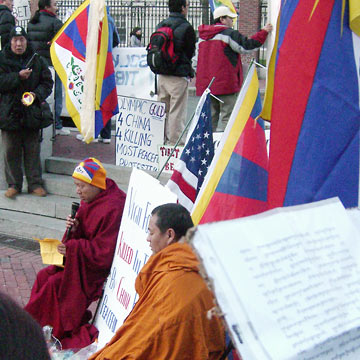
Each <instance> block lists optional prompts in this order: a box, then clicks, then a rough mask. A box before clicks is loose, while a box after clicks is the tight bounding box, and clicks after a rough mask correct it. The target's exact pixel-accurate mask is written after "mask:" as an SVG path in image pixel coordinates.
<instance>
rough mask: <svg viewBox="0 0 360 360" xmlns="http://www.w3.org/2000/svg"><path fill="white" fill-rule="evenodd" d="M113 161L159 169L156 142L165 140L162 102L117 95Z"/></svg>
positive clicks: (159, 142) (145, 168) (146, 168)
mask: <svg viewBox="0 0 360 360" xmlns="http://www.w3.org/2000/svg"><path fill="white" fill-rule="evenodd" d="M118 100H119V114H118V115H117V120H116V165H119V166H128V167H135V168H137V169H141V170H150V171H158V166H159V165H158V161H159V156H158V145H159V144H162V143H163V140H164V122H165V116H166V114H165V104H164V103H161V102H157V101H152V100H146V99H137V98H132V97H127V96H118Z"/></svg>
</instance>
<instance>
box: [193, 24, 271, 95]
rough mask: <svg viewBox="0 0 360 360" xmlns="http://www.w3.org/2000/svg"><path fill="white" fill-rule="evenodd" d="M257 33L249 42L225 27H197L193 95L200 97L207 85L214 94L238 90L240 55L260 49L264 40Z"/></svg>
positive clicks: (262, 31) (217, 25) (240, 68)
mask: <svg viewBox="0 0 360 360" xmlns="http://www.w3.org/2000/svg"><path fill="white" fill-rule="evenodd" d="M267 35H268V33H267V31H265V30H260V31H259V32H257V33H256V34H255V35H253V36H252V37H251V38H250V39H249V38H247V37H245V36H243V35H241V34H240V33H239V32H238V31H237V30H233V29H231V28H229V27H227V26H225V25H221V24H218V23H217V24H215V25H200V26H199V41H198V43H197V51H198V58H197V70H196V95H197V96H201V95H202V93H203V92H204V90H205V89H206V88H207V86H208V85H209V83H210V81H211V79H212V78H213V77H214V76H215V81H214V82H213V84H212V85H211V92H212V93H213V94H214V95H226V94H233V93H236V92H238V91H240V88H241V85H242V82H243V73H242V64H241V57H240V53H245V52H248V51H249V50H253V49H256V48H258V47H260V46H261V45H262V44H263V43H264V42H265V40H266V38H267Z"/></svg>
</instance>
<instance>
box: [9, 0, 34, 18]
mask: <svg viewBox="0 0 360 360" xmlns="http://www.w3.org/2000/svg"><path fill="white" fill-rule="evenodd" d="M13 15H14V16H15V18H16V20H17V21H25V20H30V17H31V12H30V4H29V1H28V0H14V6H13Z"/></svg>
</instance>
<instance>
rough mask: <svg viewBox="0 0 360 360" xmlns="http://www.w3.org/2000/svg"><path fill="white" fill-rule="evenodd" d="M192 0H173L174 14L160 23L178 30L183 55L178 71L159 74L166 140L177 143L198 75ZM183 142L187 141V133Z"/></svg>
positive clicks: (176, 48) (176, 37)
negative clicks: (194, 59) (189, 17)
mask: <svg viewBox="0 0 360 360" xmlns="http://www.w3.org/2000/svg"><path fill="white" fill-rule="evenodd" d="M188 9H189V0H169V10H170V16H169V17H168V18H167V19H165V20H163V21H161V22H160V24H158V25H157V29H158V28H160V27H163V26H166V27H170V28H171V29H172V30H173V34H174V51H175V53H176V54H177V55H178V56H179V60H178V62H177V66H176V69H175V70H174V71H164V72H162V73H161V75H159V83H158V101H162V102H164V103H165V104H166V122H165V143H166V144H169V145H175V143H176V141H177V140H178V138H179V136H180V135H181V133H182V131H183V130H184V128H185V121H186V109H187V99H188V94H187V91H188V85H189V80H190V78H192V77H194V71H193V69H192V67H191V58H192V57H193V55H194V53H195V43H196V35H195V31H194V28H193V27H192V26H191V25H190V23H189V22H188V21H187V20H186V15H187V13H188ZM180 144H184V137H183V138H182V139H181V141H180Z"/></svg>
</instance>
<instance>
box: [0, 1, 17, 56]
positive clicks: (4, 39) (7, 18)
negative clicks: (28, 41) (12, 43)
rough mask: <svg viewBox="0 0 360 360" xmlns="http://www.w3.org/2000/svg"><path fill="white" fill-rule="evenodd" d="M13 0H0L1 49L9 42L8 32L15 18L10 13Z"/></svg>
mask: <svg viewBox="0 0 360 360" xmlns="http://www.w3.org/2000/svg"><path fill="white" fill-rule="evenodd" d="M12 9H13V0H0V38H1V49H0V50H2V49H3V48H4V47H5V45H6V44H7V43H8V42H9V33H10V31H11V29H12V28H13V27H14V26H15V18H14V16H13V14H12V13H11V12H12Z"/></svg>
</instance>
